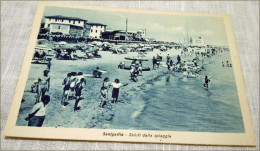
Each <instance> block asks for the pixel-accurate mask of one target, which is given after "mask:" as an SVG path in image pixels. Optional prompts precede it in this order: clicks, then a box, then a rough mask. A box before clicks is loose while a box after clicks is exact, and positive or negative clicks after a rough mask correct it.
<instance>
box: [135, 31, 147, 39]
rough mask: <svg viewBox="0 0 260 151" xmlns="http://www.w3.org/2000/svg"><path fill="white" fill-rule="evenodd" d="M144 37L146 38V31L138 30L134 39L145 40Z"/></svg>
mask: <svg viewBox="0 0 260 151" xmlns="http://www.w3.org/2000/svg"><path fill="white" fill-rule="evenodd" d="M145 37H146V30H145V29H140V30H138V31H137V35H136V38H139V39H145Z"/></svg>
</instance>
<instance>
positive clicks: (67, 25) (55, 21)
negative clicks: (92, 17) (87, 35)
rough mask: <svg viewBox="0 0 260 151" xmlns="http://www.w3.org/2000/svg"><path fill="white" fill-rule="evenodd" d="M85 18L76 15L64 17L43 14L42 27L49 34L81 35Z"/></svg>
mask: <svg viewBox="0 0 260 151" xmlns="http://www.w3.org/2000/svg"><path fill="white" fill-rule="evenodd" d="M86 23H87V20H85V19H81V18H77V17H66V16H61V15H56V16H45V25H44V28H45V29H48V30H49V33H51V34H63V35H71V36H77V37H82V36H83V34H84V31H85V25H86Z"/></svg>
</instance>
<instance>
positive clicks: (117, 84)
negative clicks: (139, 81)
mask: <svg viewBox="0 0 260 151" xmlns="http://www.w3.org/2000/svg"><path fill="white" fill-rule="evenodd" d="M126 85H128V84H122V83H120V82H119V80H118V79H115V82H114V83H112V86H113V91H112V98H113V100H112V103H115V102H117V101H118V95H119V88H120V87H122V86H126Z"/></svg>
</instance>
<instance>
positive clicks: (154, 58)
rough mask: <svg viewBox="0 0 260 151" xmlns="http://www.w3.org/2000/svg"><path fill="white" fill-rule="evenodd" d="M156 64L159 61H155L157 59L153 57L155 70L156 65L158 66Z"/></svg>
mask: <svg viewBox="0 0 260 151" xmlns="http://www.w3.org/2000/svg"><path fill="white" fill-rule="evenodd" d="M156 63H157V60H156V59H155V57H153V70H155V68H154V67H155V65H156Z"/></svg>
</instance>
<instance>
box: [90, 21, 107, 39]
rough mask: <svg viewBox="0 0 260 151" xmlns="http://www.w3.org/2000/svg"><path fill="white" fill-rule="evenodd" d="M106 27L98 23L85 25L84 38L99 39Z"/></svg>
mask: <svg viewBox="0 0 260 151" xmlns="http://www.w3.org/2000/svg"><path fill="white" fill-rule="evenodd" d="M106 26H107V25H104V24H100V23H86V32H85V37H87V38H93V39H100V38H101V37H102V33H103V32H105V31H106Z"/></svg>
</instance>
